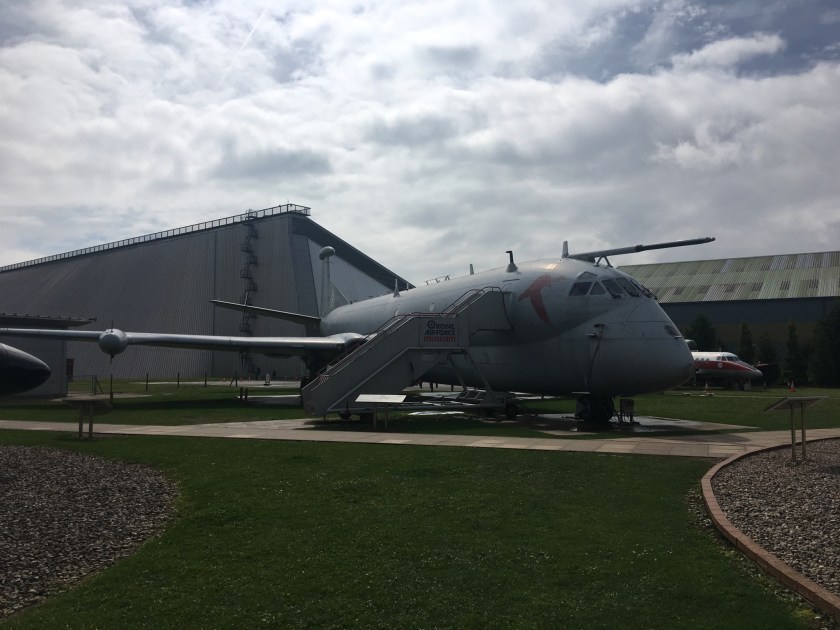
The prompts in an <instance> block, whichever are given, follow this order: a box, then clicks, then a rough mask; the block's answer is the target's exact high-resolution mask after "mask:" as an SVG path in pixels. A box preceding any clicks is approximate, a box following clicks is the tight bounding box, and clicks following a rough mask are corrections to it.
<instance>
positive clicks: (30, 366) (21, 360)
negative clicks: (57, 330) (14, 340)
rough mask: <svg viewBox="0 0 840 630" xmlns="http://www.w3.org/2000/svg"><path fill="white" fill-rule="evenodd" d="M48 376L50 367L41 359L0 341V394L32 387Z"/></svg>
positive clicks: (19, 391)
mask: <svg viewBox="0 0 840 630" xmlns="http://www.w3.org/2000/svg"><path fill="white" fill-rule="evenodd" d="M49 377H50V368H49V366H48V365H47V364H46V363H44V362H43V361H41V359H39V358H37V357H33V356H32V355H31V354H27V353H26V352H24V351H22V350H18V349H17V348H13V347H11V346H7V345H5V344H2V343H0V396H5V395H7V394H18V393H21V392H25V391H28V390H30V389H34V388H36V387H38V385H41V384H42V383H44V382H45V381H46V380H47V379H48V378H49Z"/></svg>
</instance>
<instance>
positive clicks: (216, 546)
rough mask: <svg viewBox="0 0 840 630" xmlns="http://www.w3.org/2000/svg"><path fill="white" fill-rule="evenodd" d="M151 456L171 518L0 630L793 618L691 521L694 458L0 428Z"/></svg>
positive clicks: (697, 465) (17, 436) (21, 439)
mask: <svg viewBox="0 0 840 630" xmlns="http://www.w3.org/2000/svg"><path fill="white" fill-rule="evenodd" d="M0 443H9V444H12V443H14V444H33V445H34V444H38V445H48V446H54V447H58V448H69V449H74V450H79V451H84V452H89V453H93V454H97V455H102V456H105V457H113V458H120V459H126V460H131V461H135V462H142V463H146V464H150V465H152V466H155V467H157V468H160V469H162V470H164V471H166V473H167V474H168V475H170V476H171V477H172V478H173V479H174V480H176V481H177V482H178V485H179V487H180V490H181V496H180V499H179V501H178V509H177V516H176V518H175V519H174V521H173V522H172V524H171V525H170V526H169V528H168V529H167V530H166V532H165V533H164V534H163V535H162V536H161V537H160V538H158V539H156V540H153V541H151V542H150V543H148V544H147V545H145V546H144V547H143V548H142V549H141V550H140V551H139V552H138V553H137V554H135V555H134V556H132V557H130V558H128V559H126V560H123V561H121V562H120V563H118V564H117V565H116V566H114V567H112V568H110V569H108V570H106V571H104V572H102V573H100V574H98V575H95V576H93V577H91V578H89V579H87V580H85V581H84V582H83V583H82V584H81V585H80V586H78V587H76V588H73V589H71V590H69V591H68V592H65V593H63V594H61V595H58V596H56V597H54V598H52V599H50V600H49V601H47V602H45V603H44V604H42V605H39V606H36V607H33V608H31V609H28V610H26V611H23V612H22V613H20V614H18V615H16V616H14V617H13V618H11V619H9V620H8V621H7V622H6V624H7V625H8V627H11V628H39V629H40V628H59V627H61V628H68V627H69V628H130V627H137V628H151V627H154V628H182V627H203V628H252V627H293V628H294V627H311V628H336V627H358V628H429V627H458V628H462V627H467V628H485V627H500V628H509V627H518V628H598V627H601V628H615V627H621V628H692V629H694V628H727V629H728V628H762V629H763V628H771V627H772V628H807V627H816V626H814V625H813V620H812V618H811V616H810V613H809V612H808V611H807V609H805V608H803V607H801V606H800V605H799V604H797V603H796V602H794V601H793V600H791V599H789V598H784V599H782V598H779V597H778V596H777V595H775V594H774V592H773V590H772V589H771V588H769V586H768V584H769V582H768V581H767V580H766V579H764V578H760V577H757V576H756V575H755V574H754V572H752V571H750V570H748V569H747V568H746V566H747V565H746V564H745V563H744V562H743V561H742V560H740V558H739V556H737V554H734V553H733V552H731V551H730V550H729V549H728V548H727V547H726V546H725V545H722V544H721V543H720V542H719V540H718V538H717V536H716V535H715V534H714V533H713V532H712V531H711V530H710V529H709V528H708V527H707V526H705V525H704V524H703V523H702V519H701V517H700V516H698V515H697V514H696V500H693V499H689V498H688V497H689V495H690V493H691V492H695V493H696V488H697V487H698V481H699V479H700V477H701V476H702V475H703V474H704V473H705V471H706V470H707V469H708V468H709V466H710V462H709V461H703V460H696V459H679V458H662V457H650V456H632V457H631V456H615V455H596V454H590V453H546V452H520V451H507V450H485V449H454V448H434V447H410V446H399V447H395V446H381V445H356V444H313V443H305V442H301V443H294V442H270V441H265V442H261V441H251V440H243V441H238V440H218V439H195V438H163V437H140V436H130V437H128V436H120V437H117V436H114V437H108V438H104V439H97V440H93V441H87V440H84V441H77V440H75V439H73V438H72V437H70V436H68V435H61V434H54V433H41V432H25V431H0Z"/></svg>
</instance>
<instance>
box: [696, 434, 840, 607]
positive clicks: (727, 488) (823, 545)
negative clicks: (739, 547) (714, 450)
mask: <svg viewBox="0 0 840 630" xmlns="http://www.w3.org/2000/svg"><path fill="white" fill-rule="evenodd" d="M800 452H801V451H800V450H799V448H798V447H797V454H799V453H800ZM807 454H808V460H807V461H806V462H805V463H800V464H798V465H795V466H792V465H790V457H791V455H790V447H787V448H780V449H775V450H771V451H763V452H759V453H757V454H755V455H749V456H747V457H742V458H741V459H739V460H737V461H735V462H734V463H732V464H730V465H729V466H726V467H724V468H722V469H721V470H720V471H719V472H718V473H717V474H716V475H715V476H714V477H713V478H712V488H713V490H714V493H715V498H717V500H718V503H719V504H720V507H721V509H722V510H723V512H724V513H725V514H726V517H727V518H728V519H729V520H730V521H731V522H732V524H733V525H734V526H735V527H737V528H738V529H740V530H741V531H742V532H744V533H745V534H746V535H747V536H749V537H750V538H752V539H753V540H754V541H755V542H756V543H757V544H758V545H760V546H761V547H763V548H764V549H766V550H767V551H769V552H770V553H772V554H774V555H775V556H777V557H778V558H779V559H781V560H782V561H783V562H785V563H786V564H788V565H789V566H791V567H793V568H794V569H795V570H797V571H798V572H799V573H802V574H803V575H805V576H806V577H808V578H810V579H812V580H813V581H814V582H816V583H817V584H819V585H820V586H822V587H823V588H825V589H826V590H829V591H831V592H832V593H835V594H837V595H840V440H822V441H819V442H812V443H808V445H807Z"/></svg>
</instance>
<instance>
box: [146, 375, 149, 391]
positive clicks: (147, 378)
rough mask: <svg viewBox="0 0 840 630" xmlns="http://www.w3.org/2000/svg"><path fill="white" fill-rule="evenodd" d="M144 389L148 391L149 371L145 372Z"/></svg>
mask: <svg viewBox="0 0 840 630" xmlns="http://www.w3.org/2000/svg"><path fill="white" fill-rule="evenodd" d="M146 391H149V373H148V372H146Z"/></svg>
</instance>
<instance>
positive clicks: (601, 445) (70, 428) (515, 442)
mask: <svg viewBox="0 0 840 630" xmlns="http://www.w3.org/2000/svg"><path fill="white" fill-rule="evenodd" d="M639 420H640V422H641V424H642V425H643V426H644V424H645V418H640V419H639ZM310 426H312V425H311V420H268V421H257V422H233V423H221V424H193V425H180V426H155V425H128V424H105V423H95V424H94V432H95V433H98V434H118V435H171V436H180V437H216V438H237V439H250V440H291V441H307V442H355V443H358V444H410V445H416V446H460V447H473V448H508V449H521V450H537V451H576V452H594V453H625V454H632V455H674V456H680V457H710V458H726V457H730V456H732V455H738V454H742V453H747V452H750V451H755V450H758V449H761V448H766V447H768V446H781V445H785V444H790V431H758V432H746V433H711V434H696V433H694V434H691V435H683V436H668V437H656V434H655V433H644V434H637V435H633V436H632V437H615V438H608V439H597V438H595V439H585V438H584V439H582V438H521V437H497V436H487V437H481V436H475V435H428V434H417V433H391V432H385V431H383V432H375V431H338V430H318V429H310V428H308V427H310ZM87 428H88V427H87V423H85V427H84V429H85V432H87ZM0 429H23V430H30V431H62V432H74V433H75V432H76V431H77V430H78V425H77V424H75V423H68V422H23V421H17V420H0ZM797 435H799V434H798V432H797ZM807 435H808V440H809V441H810V440H817V439H822V438H840V428H837V429H811V430H809V431H808V434H807Z"/></svg>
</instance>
